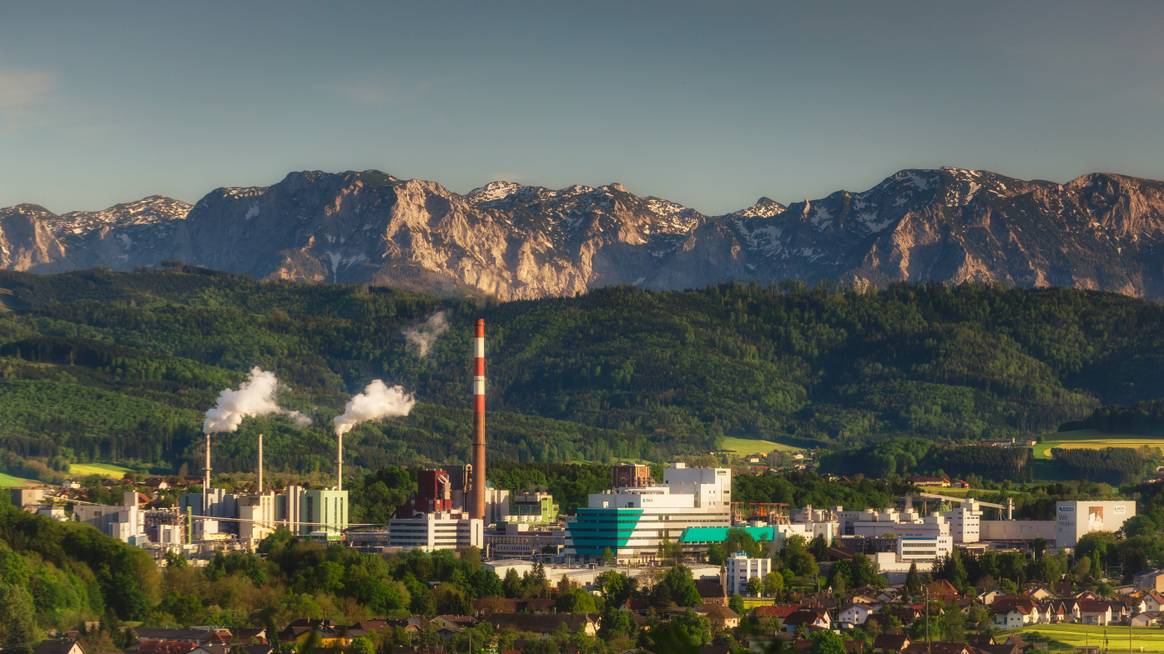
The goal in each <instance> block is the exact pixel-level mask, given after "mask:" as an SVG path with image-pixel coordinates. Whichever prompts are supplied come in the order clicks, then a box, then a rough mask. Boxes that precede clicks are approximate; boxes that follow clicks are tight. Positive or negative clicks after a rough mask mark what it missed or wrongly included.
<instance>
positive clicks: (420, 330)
mask: <svg viewBox="0 0 1164 654" xmlns="http://www.w3.org/2000/svg"><path fill="white" fill-rule="evenodd" d="M448 329H449V321H448V319H447V318H446V317H445V312H444V311H437V312H436V313H434V314H432V315H431V316H429V317H428V319H427V320H425V321H424V322H422V323H420V324H419V325H417V326H415V327H409V328H408V329H405V330H404V339H405V340H407V341H408V342H409V343H411V344H412V345H415V346H416V353H417V354H419V355H420V358H422V359H423V358H425V357H427V356H428V351H429V350H431V349H432V346H433V343H436V340H437V339H438V338H440V337H441V334H443V333H445V332H446V331H448Z"/></svg>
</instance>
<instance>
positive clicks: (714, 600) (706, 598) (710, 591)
mask: <svg viewBox="0 0 1164 654" xmlns="http://www.w3.org/2000/svg"><path fill="white" fill-rule="evenodd" d="M695 590H697V591H699V598H700V601H702V602H703V603H704V604H718V605H720V606H727V604H728V597H727V592H725V591H724V587H723V583H722V582H720V580H719V579H696V580H695Z"/></svg>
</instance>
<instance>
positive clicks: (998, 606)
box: [990, 597, 1039, 629]
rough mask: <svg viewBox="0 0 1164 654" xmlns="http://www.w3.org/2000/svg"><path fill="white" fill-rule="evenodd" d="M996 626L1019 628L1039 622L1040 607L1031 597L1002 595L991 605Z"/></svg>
mask: <svg viewBox="0 0 1164 654" xmlns="http://www.w3.org/2000/svg"><path fill="white" fill-rule="evenodd" d="M990 612H991V615H992V616H993V617H992V622H993V623H994V626H996V627H998V628H1000V629H1019V628H1021V627H1023V626H1024V625H1028V624H1037V623H1038V622H1039V607H1038V605H1036V604H1035V602H1034V600H1032V599H1031V598H1029V597H1001V598H999V599H996V600H994V603H993V604H991V605H990Z"/></svg>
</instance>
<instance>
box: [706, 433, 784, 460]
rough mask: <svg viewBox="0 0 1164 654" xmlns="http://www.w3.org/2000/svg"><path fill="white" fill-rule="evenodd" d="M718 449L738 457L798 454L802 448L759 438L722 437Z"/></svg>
mask: <svg viewBox="0 0 1164 654" xmlns="http://www.w3.org/2000/svg"><path fill="white" fill-rule="evenodd" d="M719 448H720V449H721V450H723V451H725V452H731V453H732V454H736V455H738V456H751V455H753V454H767V453H769V452H771V451H772V450H779V451H781V452H800V451H802V448H799V447H795V446H792V445H786V444H784V443H778V442H776V441H766V440H763V439H760V438H740V437H739V436H724V437H723V440H722V441H721V442H720V445H719Z"/></svg>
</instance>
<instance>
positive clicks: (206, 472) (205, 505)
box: [202, 432, 210, 515]
mask: <svg viewBox="0 0 1164 654" xmlns="http://www.w3.org/2000/svg"><path fill="white" fill-rule="evenodd" d="M205 452H206V463H205V464H204V465H203V466H202V469H203V472H202V515H206V514H208V513H210V432H206V448H205Z"/></svg>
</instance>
